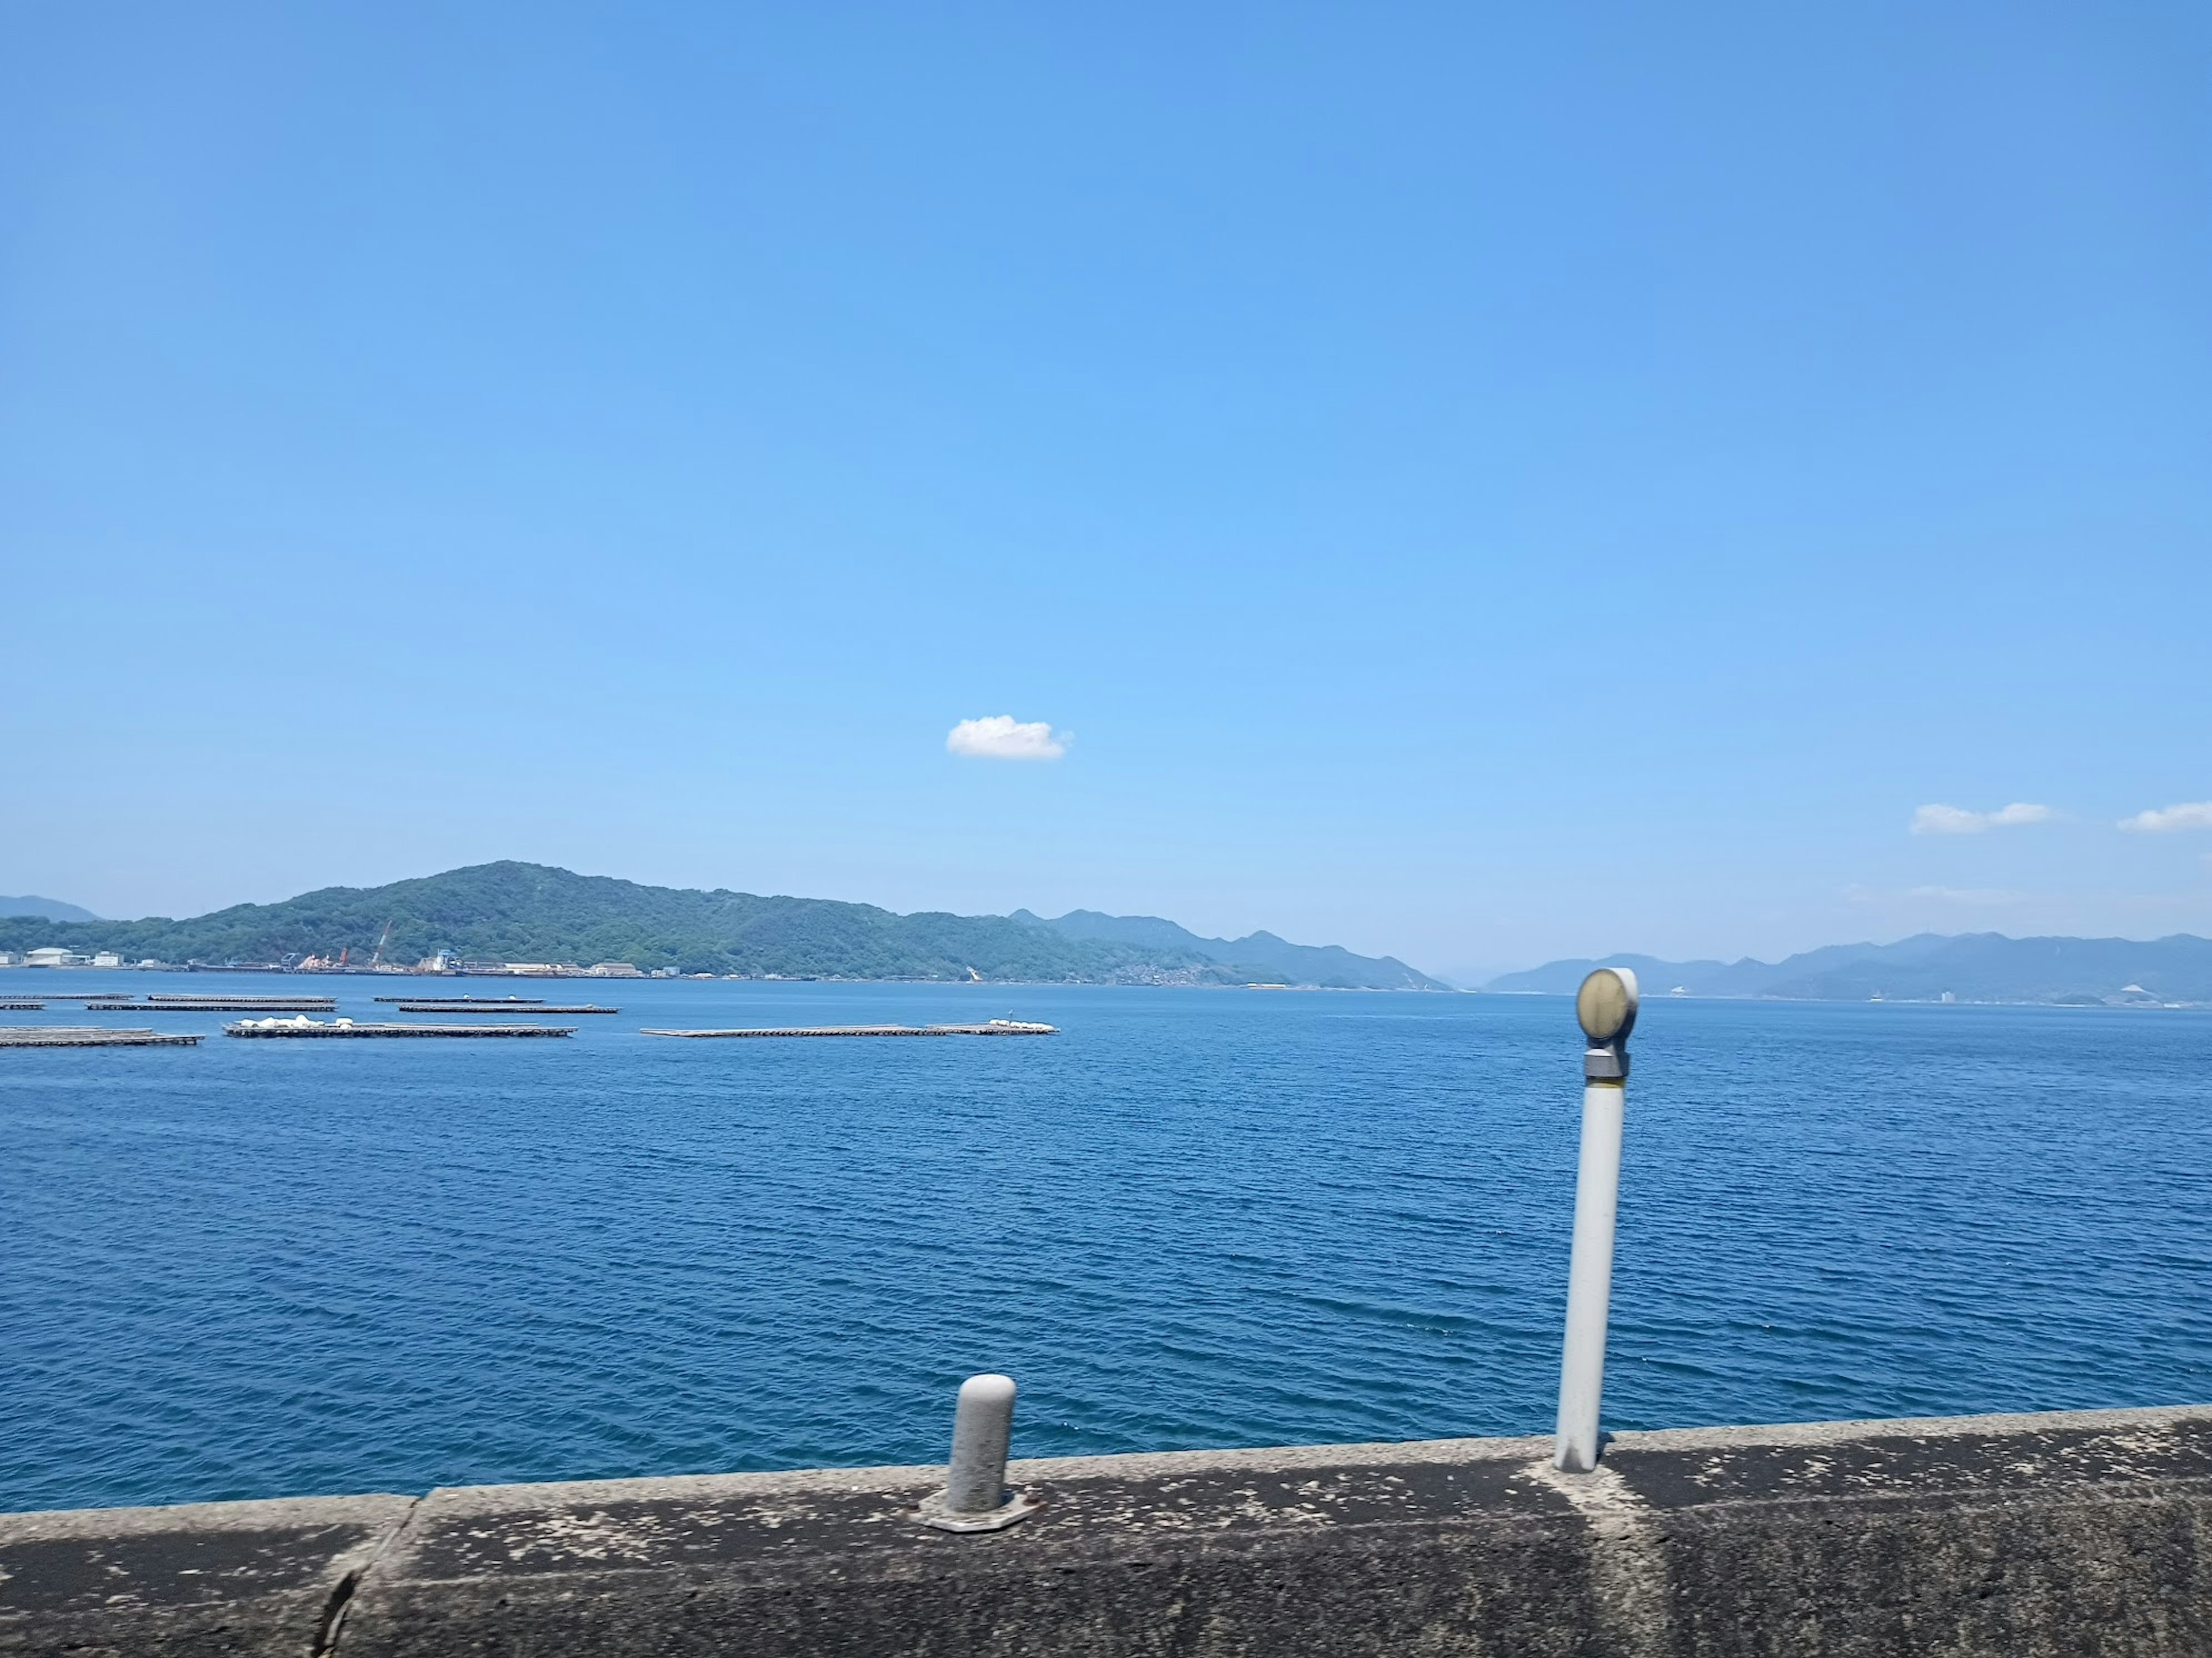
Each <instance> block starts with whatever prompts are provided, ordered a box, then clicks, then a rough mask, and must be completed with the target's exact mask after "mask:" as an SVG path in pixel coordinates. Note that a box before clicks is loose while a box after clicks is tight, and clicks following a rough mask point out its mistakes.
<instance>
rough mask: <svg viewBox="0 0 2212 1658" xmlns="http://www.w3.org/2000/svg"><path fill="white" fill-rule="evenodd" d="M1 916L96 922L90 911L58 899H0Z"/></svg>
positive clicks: (96, 917) (95, 917)
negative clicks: (29, 916) (28, 916)
mask: <svg viewBox="0 0 2212 1658" xmlns="http://www.w3.org/2000/svg"><path fill="white" fill-rule="evenodd" d="M0 915H34V916H36V917H37V918H38V919H39V920H42V921H96V920H99V919H100V917H98V916H97V915H94V914H93V913H92V912H91V911H90V910H88V909H80V908H77V906H76V905H75V904H65V903H64V902H62V901H61V900H60V899H58V898H33V897H22V898H0Z"/></svg>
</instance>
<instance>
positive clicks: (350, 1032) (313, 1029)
mask: <svg viewBox="0 0 2212 1658" xmlns="http://www.w3.org/2000/svg"><path fill="white" fill-rule="evenodd" d="M222 1034H223V1035H226V1036H573V1035H575V1034H576V1027H575V1026H574V1025H572V1024H356V1023H354V1022H353V1021H352V1020H351V1019H333V1020H331V1021H330V1022H329V1023H324V1022H322V1021H321V1020H318V1019H304V1018H303V1019H240V1020H239V1021H238V1023H235V1024H227V1025H225V1026H223V1028H222Z"/></svg>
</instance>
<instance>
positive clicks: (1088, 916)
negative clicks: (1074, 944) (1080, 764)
mask: <svg viewBox="0 0 2212 1658" xmlns="http://www.w3.org/2000/svg"><path fill="white" fill-rule="evenodd" d="M1013 919H1014V920H1017V921H1028V922H1030V923H1031V924H1032V925H1034V926H1042V927H1049V928H1051V929H1052V930H1053V931H1054V932H1059V933H1064V934H1066V936H1067V937H1068V938H1090V939H1096V940H1098V941H1100V942H1103V943H1108V944H1129V945H1133V946H1134V947H1136V948H1138V949H1139V950H1160V951H1164V952H1167V953H1170V954H1177V955H1188V956H1196V957H1200V958H1201V959H1203V960H1205V961H1209V962H1215V963H1220V964H1221V965H1222V966H1224V967H1234V968H1236V969H1237V970H1238V971H1239V972H1240V973H1243V974H1244V975H1245V978H1244V980H1243V982H1245V983H1255V982H1257V983H1262V984H1294V985H1322V986H1326V987H1328V988H1330V989H1333V990H1448V989H1449V988H1450V987H1449V985H1446V984H1444V983H1443V982H1441V981H1438V980H1436V979H1431V977H1429V975H1427V974H1425V973H1419V972H1416V971H1415V970H1414V969H1412V968H1410V967H1407V965H1406V964H1405V963H1403V962H1401V961H1400V960H1399V959H1398V958H1397V957H1395V956H1383V957H1372V956H1355V955H1353V954H1352V952H1351V951H1350V950H1346V949H1345V948H1344V947H1343V946H1342V945H1341V944H1291V943H1290V942H1289V941H1288V940H1287V939H1283V938H1277V937H1276V936H1275V935H1274V934H1273V933H1272V932H1252V933H1247V934H1246V935H1245V936H1244V937H1243V938H1200V937H1199V935H1198V934H1197V933H1195V932H1189V931H1188V930H1187V929H1185V928H1183V927H1179V926H1176V924H1175V923H1174V922H1173V921H1164V920H1161V919H1160V918H1159V917H1158V916H1157V915H1104V914H1100V913H1099V912H1098V911H1097V910H1095V909H1072V910H1070V911H1068V913H1067V914H1065V915H1063V916H1061V917H1060V919H1059V920H1055V921H1048V920H1045V919H1044V918H1043V917H1042V916H1039V915H1032V914H1030V913H1029V911H1027V910H1025V909H1018V910H1016V911H1015V912H1014V916H1013Z"/></svg>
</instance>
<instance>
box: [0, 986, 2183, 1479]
mask: <svg viewBox="0 0 2212 1658" xmlns="http://www.w3.org/2000/svg"><path fill="white" fill-rule="evenodd" d="M62 985H66V987H68V988H70V989H77V990H82V989H88V988H94V987H99V988H114V989H122V990H128V991H133V992H138V993H143V992H146V991H148V990H168V991H177V990H191V991H204V990H210V989H214V988H216V987H234V988H237V989H240V990H246V991H252V992H256V993H274V992H278V991H283V990H287V989H298V990H303V991H316V990H319V991H325V992H328V991H331V990H332V989H335V990H336V991H337V994H338V995H339V997H340V1002H341V1006H340V1011H341V1012H343V1013H349V1014H351V1015H354V1016H356V1017H365V1016H368V1015H370V1014H372V1013H374V1011H375V1007H374V1004H373V1003H372V1002H371V1001H370V997H371V996H372V995H373V994H374V993H378V992H384V993H391V991H392V985H391V983H390V981H385V982H381V983H379V982H375V981H370V980H367V979H360V978H356V979H349V980H337V981H332V980H323V981H307V980H301V979H269V978H239V979H235V980H224V979H219V978H217V977H216V976H215V975H197V976H194V977H192V978H189V979H187V978H184V977H180V976H179V977H158V976H155V975H131V974H117V975H96V974H90V973H82V974H70V975H41V974H36V973H29V972H15V973H10V974H0V991H22V990H37V989H42V988H46V989H50V988H54V987H58V986H62ZM466 988H467V989H470V990H471V991H473V992H474V993H478V994H496V993H501V991H502V990H504V989H505V988H507V987H506V986H505V985H503V984H502V983H501V982H500V981H471V982H470V983H469V984H468V985H467V986H466ZM556 988H558V989H561V990H563V991H565V990H567V989H569V988H574V987H556ZM591 992H592V995H593V996H594V997H595V998H596V999H599V1000H601V1001H616V1002H618V1003H619V1004H620V1005H621V1006H622V1010H623V1011H622V1013H621V1014H620V1016H619V1017H612V1018H582V1019H578V1020H574V1021H570V1022H569V1023H578V1024H580V1025H581V1026H582V1027H583V1028H582V1029H581V1031H580V1034H579V1035H577V1036H576V1037H575V1038H574V1040H572V1041H568V1042H512V1043H510V1042H491V1043H469V1042H461V1043H444V1042H238V1041H233V1040H229V1039H227V1038H224V1037H222V1036H220V1035H215V1036H212V1037H211V1039H210V1041H208V1042H206V1043H204V1045H202V1046H201V1047H199V1048H191V1049H112V1050H98V1049H95V1050H85V1051H74V1050H70V1051H46V1052H40V1051H22V1050H7V1049H0V1147H3V1148H4V1149H3V1150H0V1216H3V1217H4V1218H3V1219H0V1399H4V1400H5V1417H6V1420H5V1431H4V1432H0V1509H24V1508H39V1507H49V1506H64V1505H76V1504H106V1503H167V1502H177V1501H184V1500H190V1499H199V1498H210V1497H258V1496H269V1495H276V1494H282V1493H299V1492H335V1491H369V1490H385V1491H419V1490H423V1489H427V1488H428V1486H430V1485H434V1484H440V1483H447V1484H451V1483H459V1482H465V1481H491V1480H522V1479H562V1478H583V1477H597V1476H606V1475H622V1474H646V1473H678V1472H686V1473H696V1472H705V1471H711V1470H723V1469H747V1468H776V1467H793V1466H812V1465H822V1464H841V1463H842V1464H860V1463H881V1462H902V1461H932V1460H936V1459H939V1458H941V1457H942V1455H944V1443H945V1435H946V1430H947V1426H948V1418H949V1411H950V1405H951V1394H952V1389H953V1388H954V1386H955V1385H956V1384H957V1382H958V1381H959V1379H960V1378H961V1376H963V1375H965V1374H967V1373H969V1372H971V1371H974V1370H984V1369H999V1370H1007V1371H1010V1372H1012V1374H1013V1375H1014V1376H1016V1377H1018V1379H1019V1381H1020V1383H1021V1386H1022V1403H1021V1407H1020V1416H1019V1419H1018V1423H1017V1427H1016V1450H1017V1452H1018V1454H1022V1455H1053V1454H1060V1453H1070V1452H1097V1451H1124V1450H1138V1449H1158V1448H1175V1447H1189V1446H1226V1445H1251V1444H1270V1443H1285V1442H1311V1441H1330V1440H1338V1441H1341V1440H1358V1439H1391V1438H1400V1437H1412V1436H1437V1435H1452V1434H1468V1433H1520V1432H1529V1431H1538V1430H1548V1427H1549V1425H1550V1414H1551V1407H1552V1394H1553V1388H1554V1386H1555V1383H1556V1366H1557V1363H1558V1356H1557V1353H1558V1349H1557V1343H1558V1327H1559V1320H1560V1315H1561V1310H1562V1304H1563V1299H1564V1293H1565V1268H1566V1253H1567V1234H1568V1224H1569V1219H1570V1210H1571V1199H1572V1179H1573V1168H1574V1148H1575V1137H1576V1133H1577V1114H1578V1111H1579V1108H1580V1098H1581V1092H1580V1090H1581V1084H1580V1072H1579V1054H1580V1047H1579V1042H1578V1040H1577V1035H1576V1033H1575V1029H1574V1021H1573V1017H1572V1010H1571V1004H1570V1003H1569V1002H1567V1001H1565V1000H1564V999H1550V998H1496V997H1471V996H1422V995H1381V994H1374V995H1358V994H1297V993H1292V994H1285V993H1268V992H1242V991H1149V990H1119V989H1033V988H1012V987H1003V986H1001V987H975V988H954V987H902V986H850V985H755V984H744V985H741V984H720V983H714V984H698V983H666V982H663V983H651V984H643V985H640V984H620V985H608V984H602V985H596V986H592V987H591ZM1007 1016H1011V1017H1016V1018H1021V1019H1041V1020H1045V1021H1048V1022H1050V1023H1054V1024H1056V1025H1059V1026H1060V1028H1061V1029H1062V1031H1063V1033H1064V1034H1062V1035H1060V1036H1058V1037H1054V1038H1048V1039H1040V1040H1002V1041H981V1040H946V1041H933V1042H719V1043H716V1042H667V1041H657V1040H653V1039H649V1038H646V1037H642V1036H641V1035H638V1034H637V1033H638V1030H639V1028H640V1027H641V1026H644V1025H653V1024H696V1025H714V1024H746V1023H805V1022H822V1023H851V1022H858V1021H870V1020H892V1019H896V1020H903V1021H914V1022H926V1021H932V1020H941V1019H969V1018H978V1017H1007ZM101 1017H102V1018H103V1019H106V1020H108V1021H109V1022H113V1023H148V1021H147V1020H146V1019H145V1018H144V1017H143V1016H140V1017H132V1018H124V1019H112V1017H111V1016H101ZM0 1019H7V1020H10V1021H14V1022H17V1023H79V1022H82V1021H81V1020H80V1019H79V1017H78V1016H77V1015H76V1014H75V1013H74V1012H67V1011H61V1010H59V1009H57V1008H52V1007H50V1009H49V1011H47V1012H46V1013H45V1014H33V1013H12V1014H0ZM154 1023H157V1024H159V1025H160V1026H161V1027H163V1028H167V1029H205V1030H209V1031H210V1032H213V1031H216V1029H219V1026H220V1023H221V1021H220V1019H219V1018H217V1017H213V1016H204V1015H184V1016H167V1017H161V1018H159V1019H157V1020H155V1021H154ZM2208 1048H2212V1016H2207V1015H2204V1014H2199V1013H2185V1012H2172V1011H2168V1012H2135V1011H2129V1012H2116V1011H2060V1010H2049V1011H2045V1010H2029V1009H2002V1008H1981V1007H1964V1006H1953V1007H1934V1006H1897V1005H1870V1006H1841V1005H1787V1004H1776V1003H1727V1002H1698V1001H1683V1002H1673V1001H1662V1002H1660V1003H1658V1004H1657V1005H1651V1006H1649V1007H1648V1008H1647V1011H1646V1012H1645V1014H1644V1021H1643V1023H1642V1025H1641V1026H1640V1028H1639V1029H1638V1033H1637V1037H1636V1043H1635V1055H1636V1072H1635V1077H1634V1081H1633V1084H1632V1088H1631V1091H1630V1100H1629V1128H1628V1146H1627V1172H1626V1181H1625V1187H1624V1194H1623V1207H1622V1219H1621V1234H1620V1250H1621V1258H1620V1272H1619V1275H1618V1278H1617V1279H1616V1284H1615V1300H1614V1308H1615V1315H1614V1326H1613V1331H1614V1334H1613V1357H1612V1369H1611V1370H1610V1373H1609V1375H1608V1376H1607V1423H1608V1424H1609V1425H1611V1426H1614V1427H1657V1426H1665V1425H1677V1424H1699V1423H1718V1422H1760V1421H1778V1420H1797V1419H1804V1418H1832V1417H1850V1416H1869V1415H1890V1414H1899V1413H1908V1412H1910V1413H1917V1412H1965V1411H1986V1410H1998V1409H2034V1408H2045V1407H2057V1406H2117V1405H2148V1404H2155V1403H2164V1402H2173V1401H2182V1400H2193V1401H2203V1400H2212V1234H2208V1228H2207V1213H2208V1199H2212V1064H2208Z"/></svg>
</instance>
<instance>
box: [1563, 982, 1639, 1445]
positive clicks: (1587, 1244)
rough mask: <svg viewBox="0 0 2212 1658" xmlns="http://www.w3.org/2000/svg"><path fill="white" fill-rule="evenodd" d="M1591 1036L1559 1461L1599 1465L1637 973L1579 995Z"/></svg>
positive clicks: (1580, 1015) (1588, 986)
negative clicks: (1615, 1219) (1621, 1157)
mask: <svg viewBox="0 0 2212 1658" xmlns="http://www.w3.org/2000/svg"><path fill="white" fill-rule="evenodd" d="M1575 1017H1576V1018H1577V1020H1578V1021H1579V1022H1580V1023H1581V1025H1582V1028H1583V1035H1585V1036H1587V1037H1588V1038H1589V1050H1588V1051H1587V1052H1586V1053H1585V1054H1583V1145H1582V1157H1581V1161H1580V1163H1579V1164H1578V1166H1577V1170H1576V1174H1575V1242H1574V1252H1573V1254H1572V1256H1571V1259H1570V1260H1569V1262H1568V1266H1567V1334H1566V1341H1565V1345H1564V1347H1563V1349H1562V1351H1561V1353H1560V1357H1559V1443H1558V1448H1556V1449H1555V1450H1554V1451H1553V1455H1552V1463H1553V1467H1558V1468H1560V1469H1563V1470H1565V1472H1567V1473H1589V1472H1590V1470H1591V1469H1593V1468H1595V1467H1597V1458H1598V1405H1599V1400H1600V1397H1601V1394H1603V1392H1604V1389H1605V1333H1606V1319H1607V1312H1608V1310H1609V1309H1610V1307H1611V1304H1612V1300H1613V1222H1614V1218H1615V1217H1616V1216H1617V1214H1618V1213H1619V1211H1620V1131H1621V1123H1622V1119H1623V1116H1624V1110H1623V1108H1624V1107H1625V1105H1626V1099H1627V1093H1628V1033H1629V1032H1630V1031H1631V1030H1632V1029H1634V1028H1635V1025H1636V975H1634V974H1633V973H1632V972H1630V971H1629V970H1628V969H1626V968H1625V967H1622V968H1613V967H1601V968H1600V969H1598V970H1597V971H1596V972H1595V973H1593V974H1591V975H1589V977H1588V978H1586V979H1584V980H1583V984H1582V988H1581V990H1580V991H1578V992H1577V993H1576V995H1575Z"/></svg>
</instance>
